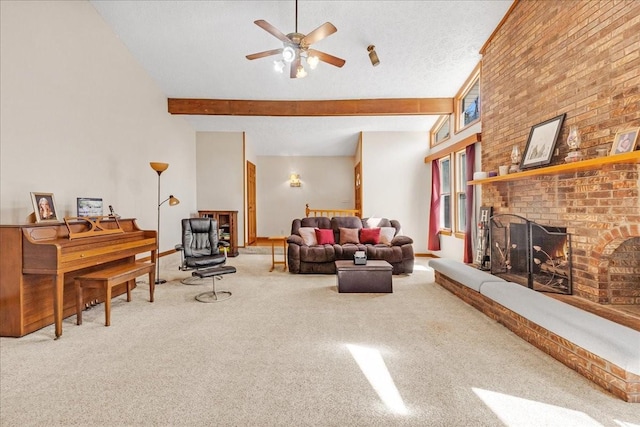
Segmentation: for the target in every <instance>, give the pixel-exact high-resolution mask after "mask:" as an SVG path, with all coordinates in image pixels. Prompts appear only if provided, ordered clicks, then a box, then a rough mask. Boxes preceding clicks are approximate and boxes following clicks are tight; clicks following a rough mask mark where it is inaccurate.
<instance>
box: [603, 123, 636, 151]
mask: <svg viewBox="0 0 640 427" xmlns="http://www.w3.org/2000/svg"><path fill="white" fill-rule="evenodd" d="M639 132H640V128H631V129H625V130H621V131H620V132H618V133H616V136H615V138H614V139H613V145H612V146H611V153H609V155H614V154H622V153H630V152H632V151H633V150H634V149H635V148H636V143H637V142H638V133H639Z"/></svg>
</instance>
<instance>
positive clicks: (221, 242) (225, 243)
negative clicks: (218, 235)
mask: <svg viewBox="0 0 640 427" xmlns="http://www.w3.org/2000/svg"><path fill="white" fill-rule="evenodd" d="M218 246H224V247H225V248H228V247H229V246H231V243H229V242H226V241H224V240H218Z"/></svg>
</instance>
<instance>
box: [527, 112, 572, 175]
mask: <svg viewBox="0 0 640 427" xmlns="http://www.w3.org/2000/svg"><path fill="white" fill-rule="evenodd" d="M565 116H566V113H564V114H561V115H559V116H556V117H554V118H552V119H549V120H546V121H544V122H542V123H538V124H537V125H535V126H533V127H532V128H531V131H530V132H529V139H528V140H527V145H526V147H525V149H524V154H523V156H522V162H521V163H520V168H521V169H527V168H535V167H538V166H544V165H548V164H549V163H550V162H551V157H553V152H554V151H555V148H556V142H557V141H558V136H560V130H561V129H562V123H564V118H565Z"/></svg>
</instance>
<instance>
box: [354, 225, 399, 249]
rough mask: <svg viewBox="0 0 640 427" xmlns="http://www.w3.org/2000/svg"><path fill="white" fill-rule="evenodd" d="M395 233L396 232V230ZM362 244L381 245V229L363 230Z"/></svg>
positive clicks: (361, 233)
mask: <svg viewBox="0 0 640 427" xmlns="http://www.w3.org/2000/svg"><path fill="white" fill-rule="evenodd" d="M394 231H395V230H394ZM360 242H361V243H370V244H372V245H377V244H378V243H380V228H378V227H374V228H363V229H361V230H360Z"/></svg>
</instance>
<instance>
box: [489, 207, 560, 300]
mask: <svg viewBox="0 0 640 427" xmlns="http://www.w3.org/2000/svg"><path fill="white" fill-rule="evenodd" d="M489 236H490V237H489V239H490V247H491V274H494V275H496V276H498V277H502V278H503V279H505V280H509V281H511V282H515V283H519V284H521V285H524V286H527V287H529V288H531V289H533V290H536V291H540V292H552V293H559V294H565V295H571V294H572V293H573V289H572V266H571V235H570V234H569V233H567V229H566V227H554V226H544V225H540V224H537V223H535V222H533V221H530V220H527V219H526V218H523V217H521V216H518V215H512V214H499V215H494V216H492V217H491V219H490V222H489Z"/></svg>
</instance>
